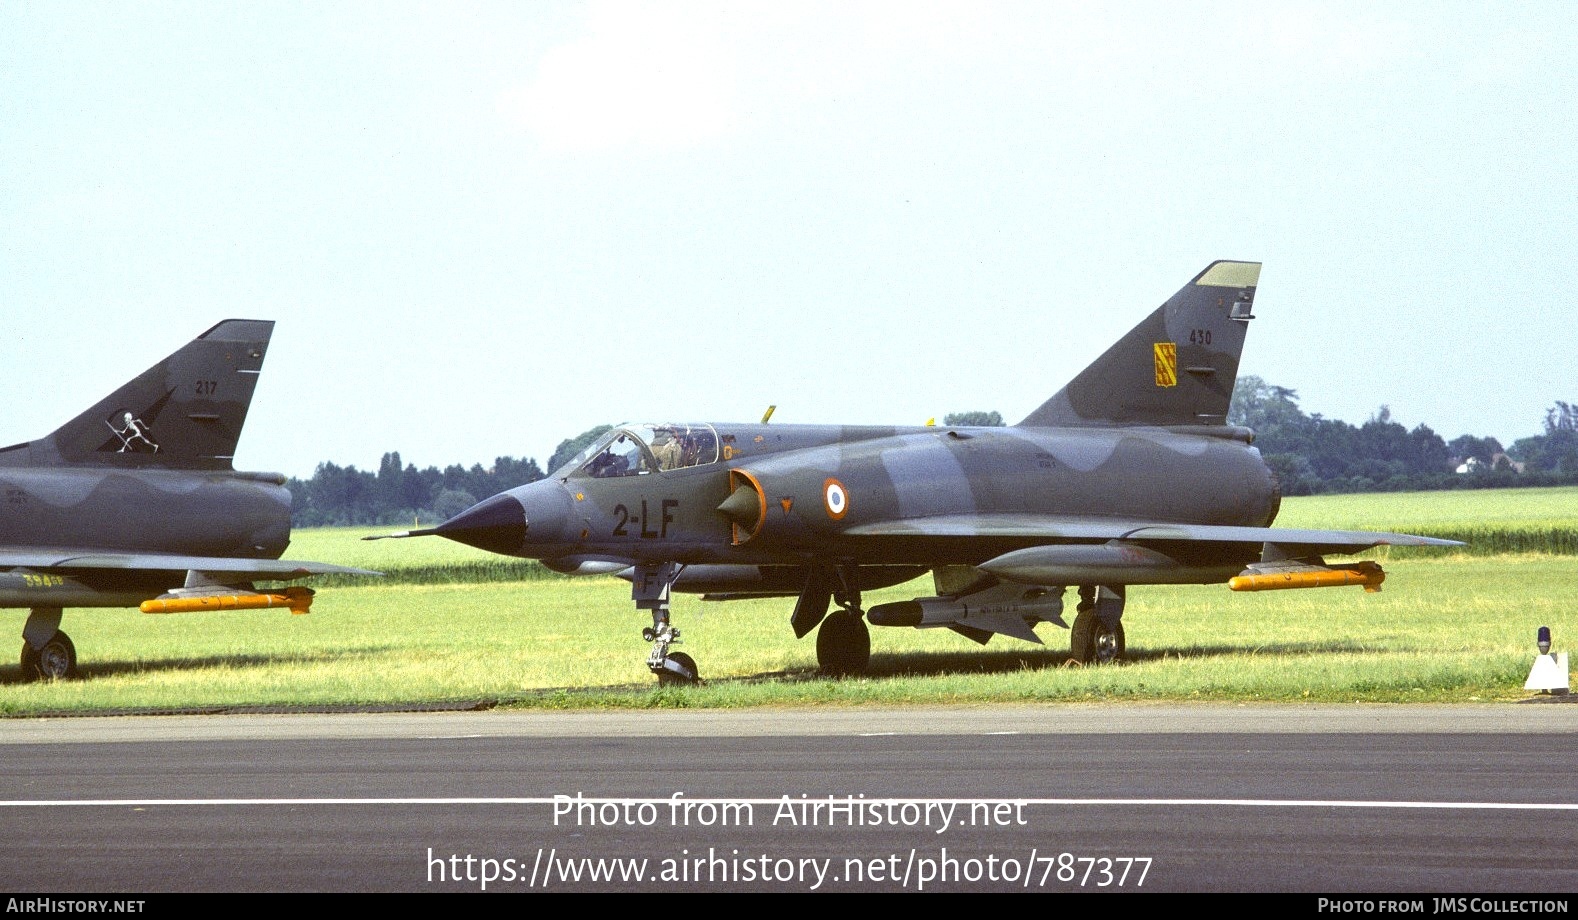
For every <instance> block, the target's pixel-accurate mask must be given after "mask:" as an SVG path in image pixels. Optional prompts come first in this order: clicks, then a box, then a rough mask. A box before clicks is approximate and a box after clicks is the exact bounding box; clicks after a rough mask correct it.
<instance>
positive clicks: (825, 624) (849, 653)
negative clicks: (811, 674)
mask: <svg viewBox="0 0 1578 920" xmlns="http://www.w3.org/2000/svg"><path fill="white" fill-rule="evenodd" d="M839 575H840V582H841V584H840V586H839V587H838V588H837V589H835V590H834V592H833V599H834V600H836V601H837V602H838V606H839V607H841V608H843V609H842V610H837V611H835V612H833V613H830V614H828V615H827V618H826V619H824V620H823V621H822V627H821V628H820V629H818V630H817V631H816V663H817V664H818V665H819V666H821V669H822V673H823V674H826V675H827V676H829V677H848V676H850V675H852V674H861V673H863V672H864V671H865V670H866V665H867V664H869V663H870V661H871V630H870V629H868V628H867V627H866V620H865V615H864V614H863V613H861V611H860V589H859V588H857V587H851V585H852V584H853V583H854V577H853V573H847V574H846V573H845V572H843V571H840V573H839Z"/></svg>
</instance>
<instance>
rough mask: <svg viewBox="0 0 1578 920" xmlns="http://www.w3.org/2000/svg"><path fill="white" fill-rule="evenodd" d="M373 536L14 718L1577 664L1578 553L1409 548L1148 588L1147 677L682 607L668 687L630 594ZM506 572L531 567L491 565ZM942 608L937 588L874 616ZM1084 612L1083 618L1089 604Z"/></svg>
mask: <svg viewBox="0 0 1578 920" xmlns="http://www.w3.org/2000/svg"><path fill="white" fill-rule="evenodd" d="M1278 524H1281V525H1283V526H1290V527H1293V526H1297V527H1318V526H1331V527H1345V528H1346V527H1352V528H1360V529H1389V530H1398V531H1405V532H1426V531H1428V530H1429V529H1430V527H1431V526H1437V525H1439V526H1441V527H1443V528H1444V527H1463V526H1478V527H1483V528H1485V529H1486V532H1487V533H1514V532H1518V531H1520V530H1523V529H1530V530H1532V531H1534V532H1536V533H1548V532H1560V531H1561V530H1563V529H1564V528H1565V529H1567V530H1573V529H1578V489H1552V490H1509V491H1504V492H1495V493H1490V492H1464V493H1433V494H1429V495H1422V496H1420V495H1366V496H1332V497H1315V498H1304V499H1290V500H1289V501H1288V502H1287V503H1286V504H1285V506H1284V515H1283V517H1282V519H1279V521H1278ZM1427 525H1429V526H1427ZM367 532H369V531H347V530H311V531H300V532H298V534H297V537H296V542H295V543H294V545H293V546H292V547H291V550H290V552H289V553H288V554H287V555H289V556H291V557H295V558H304V559H318V560H323V561H329V562H338V563H342V564H347V565H357V566H364V567H369V568H374V569H379V570H382V571H386V572H388V573H389V576H390V577H387V578H384V579H364V580H357V581H355V582H350V581H347V582H345V583H343V584H340V585H331V586H327V587H325V586H322V585H319V587H320V588H321V590H320V593H319V596H318V600H317V604H316V606H315V607H314V612H313V613H311V614H308V615H305V616H291V615H290V614H289V613H286V612H283V611H272V610H268V611H253V612H234V613H210V614H190V615H173V616H148V615H143V614H139V613H137V612H136V611H133V610H69V611H67V613H66V618H65V621H64V623H63V625H64V627H65V628H66V629H67V631H69V632H70V634H71V636H72V638H73V640H74V641H75V643H76V646H77V650H78V654H79V656H80V658H81V669H82V672H83V679H80V680H75V681H64V682H57V683H41V684H28V683H21V682H20V669H19V668H18V666H17V665H16V664H15V663H8V664H5V665H0V683H4V684H5V687H4V690H3V692H0V712H4V713H7V714H41V713H65V712H93V711H101V710H106V709H108V710H134V711H148V710H166V709H168V710H177V709H178V710H205V709H211V710H222V709H235V708H267V707H337V706H371V707H394V708H408V707H411V706H413V705H423V704H437V705H445V704H451V705H470V704H481V705H501V706H516V707H622V708H641V707H740V706H771V705H789V704H816V703H827V704H839V705H845V704H866V703H872V704H898V703H962V702H996V701H1091V702H1096V701H1102V700H1114V699H1121V700H1126V701H1141V700H1221V701H1273V700H1274V701H1291V700H1311V701H1323V702H1342V701H1367V702H1381V701H1385V702H1400V701H1431V702H1443V701H1456V702H1469V701H1493V700H1515V699H1523V698H1526V697H1528V696H1529V695H1530V694H1529V693H1528V692H1527V691H1524V690H1523V689H1522V687H1523V679H1524V677H1525V676H1526V675H1527V673H1528V668H1529V664H1530V662H1531V660H1532V656H1533V654H1534V632H1535V629H1536V628H1537V627H1539V626H1541V625H1546V626H1550V627H1551V629H1552V632H1553V633H1554V635H1555V638H1556V646H1557V648H1558V649H1565V648H1569V647H1570V646H1569V644H1568V642H1567V640H1568V639H1569V638H1570V637H1572V636H1574V635H1575V634H1578V632H1575V631H1578V555H1575V554H1574V551H1573V550H1570V549H1562V548H1561V546H1558V547H1556V550H1557V551H1555V552H1551V551H1538V552H1535V551H1519V552H1496V553H1489V552H1486V553H1480V551H1479V549H1478V548H1477V547H1476V548H1474V549H1473V551H1472V552H1452V551H1432V552H1429V553H1423V552H1413V553H1409V554H1408V555H1406V556H1402V555H1401V554H1399V553H1398V551H1397V550H1392V551H1391V554H1392V555H1391V558H1387V559H1385V560H1384V561H1385V563H1386V566H1387V573H1388V574H1387V580H1386V584H1385V587H1384V590H1383V591H1381V592H1380V593H1377V594H1365V593H1364V592H1362V591H1360V590H1359V589H1357V588H1338V589H1323V590H1312V591H1285V592H1262V593H1255V594H1235V593H1233V592H1230V591H1228V590H1227V589H1226V588H1225V587H1224V586H1220V585H1214V586H1180V587H1135V588H1131V589H1130V591H1129V603H1128V609H1127V611H1126V613H1125V616H1124V624H1125V628H1126V632H1127V639H1128V650H1129V657H1130V661H1129V662H1127V663H1125V664H1122V665H1117V666H1108V667H1078V666H1072V665H1071V664H1070V662H1069V661H1068V653H1067V633H1066V632H1065V631H1064V630H1062V629H1060V628H1058V627H1056V626H1055V625H1052V624H1042V625H1041V626H1040V627H1038V629H1037V631H1038V633H1039V634H1040V635H1041V637H1042V638H1043V639H1044V640H1045V641H1046V643H1047V644H1046V645H1045V646H1036V645H1031V644H1029V643H1025V642H1021V641H1018V640H1014V639H1007V638H1003V637H997V638H995V639H994V640H993V641H992V642H991V644H990V645H988V646H985V647H982V646H978V645H976V644H975V643H973V642H970V641H968V640H965V639H964V638H962V637H960V636H958V635H956V634H954V633H952V632H950V631H948V630H940V629H939V630H914V629H882V628H873V629H872V662H871V669H870V673H869V674H868V675H866V676H865V677H862V678H858V679H846V680H830V679H825V678H822V677H820V676H818V675H817V673H816V663H815V659H816V653H815V645H814V642H813V640H812V639H811V638H810V637H808V638H806V639H804V640H796V639H795V638H794V636H793V633H792V632H791V631H790V630H789V626H788V618H789V611H790V609H791V607H792V606H793V600H792V599H789V598H782V599H774V600H758V601H742V602H732V603H727V604H713V603H703V602H702V601H700V600H699V599H697V598H695V597H691V596H683V595H682V596H677V597H676V599H675V603H674V618H675V623H676V625H678V626H679V627H680V628H681V630H682V631H683V633H684V643H683V644H682V645H681V646H680V648H681V649H683V650H684V651H686V652H688V653H689V654H691V655H693V656H694V657H695V658H696V659H697V661H698V662H699V664H700V668H701V673H702V677H703V678H704V683H703V684H702V685H700V686H694V687H678V688H676V687H668V688H658V687H657V686H656V683H655V681H654V680H653V678H652V677H651V675H650V674H648V673H647V672H646V669H645V667H644V664H643V662H644V659H645V655H646V651H647V644H646V643H644V642H642V641H641V639H640V630H641V628H642V627H643V626H645V625H648V624H649V623H650V620H649V619H648V618H647V617H646V616H645V615H644V614H639V613H638V612H637V611H636V610H635V608H634V606H633V605H632V604H631V602H630V593H629V587H628V585H626V584H625V583H624V582H622V581H620V580H618V579H615V578H582V579H573V578H567V577H563V576H559V575H555V574H552V573H548V572H546V571H545V570H542V569H541V568H540V567H539V566H535V565H533V564H523V563H520V562H518V561H510V560H503V559H500V558H499V557H495V556H491V555H489V554H487V553H483V552H481V551H477V550H472V549H469V548H467V547H463V546H459V545H457V544H454V543H450V542H449V541H445V540H442V539H439V538H432V537H428V538H420V539H415V540H402V541H387V540H386V541H378V542H363V541H361V540H359V539H357V538H358V537H359V536H361V535H362V534H364V533H367ZM1437 532H1439V531H1437ZM1383 552H1384V550H1383ZM500 565H502V566H514V567H515V569H514V570H513V573H512V572H511V571H509V570H498V569H488V568H487V567H488V566H500ZM479 567H480V568H479ZM479 571H481V572H482V573H483V574H481V575H478V574H477V572H479ZM930 592H931V586H930V581H929V579H923V580H920V581H916V582H913V583H911V584H909V585H901V586H899V587H896V588H891V589H887V590H885V591H882V592H874V593H872V594H869V595H868V596H867V599H866V600H867V604H868V606H869V605H871V604H876V603H881V602H883V601H887V600H897V599H902V598H907V597H913V596H916V595H918V594H928V593H930ZM1068 600H1069V601H1070V607H1072V600H1073V595H1072V592H1070V594H1069V596H1068ZM25 616H26V612H25V611H21V610H7V611H4V612H3V613H0V617H3V619H4V624H3V625H0V628H5V629H9V630H10V631H11V634H12V635H13V636H19V635H20V632H21V626H22V622H23V620H24V619H25ZM1071 617H1072V612H1071V611H1070V618H1071Z"/></svg>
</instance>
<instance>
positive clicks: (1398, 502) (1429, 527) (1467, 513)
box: [1276, 486, 1578, 555]
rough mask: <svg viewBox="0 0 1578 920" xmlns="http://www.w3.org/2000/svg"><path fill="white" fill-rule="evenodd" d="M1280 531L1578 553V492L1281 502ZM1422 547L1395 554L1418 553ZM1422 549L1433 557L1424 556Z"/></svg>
mask: <svg viewBox="0 0 1578 920" xmlns="http://www.w3.org/2000/svg"><path fill="white" fill-rule="evenodd" d="M1276 523H1277V526H1278V527H1299V528H1334V529H1342V530H1388V531H1393V532H1401V533H1413V534H1421V535H1423V536H1428V537H1442V538H1444V539H1448V540H1462V541H1463V542H1465V543H1467V544H1468V548H1467V549H1466V550H1464V551H1465V552H1468V553H1472V554H1474V555H1495V554H1497V553H1521V552H1548V553H1562V554H1566V555H1578V487H1574V486H1562V487H1558V488H1550V489H1481V490H1465V491H1461V492H1394V493H1383V494H1361V495H1315V496H1307V497H1299V498H1288V499H1284V500H1283V502H1282V513H1281V514H1280V515H1278V517H1277V522H1276ZM1419 552H1422V551H1420V550H1411V549H1395V548H1394V549H1392V550H1391V553H1393V554H1401V555H1417V554H1418V553H1419ZM1423 552H1434V551H1433V550H1430V551H1423Z"/></svg>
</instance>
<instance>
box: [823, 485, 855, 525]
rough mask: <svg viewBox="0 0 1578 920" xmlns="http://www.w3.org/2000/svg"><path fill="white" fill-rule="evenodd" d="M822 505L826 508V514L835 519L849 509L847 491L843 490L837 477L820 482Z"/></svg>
mask: <svg viewBox="0 0 1578 920" xmlns="http://www.w3.org/2000/svg"><path fill="white" fill-rule="evenodd" d="M822 506H823V507H824V508H826V509H827V516H828V517H830V518H832V519H833V520H835V521H836V520H838V519H840V518H842V517H843V516H844V515H845V514H846V513H847V512H848V511H849V493H848V492H847V491H845V490H844V484H843V483H841V482H839V481H838V480H837V479H829V480H828V481H826V482H824V483H822Z"/></svg>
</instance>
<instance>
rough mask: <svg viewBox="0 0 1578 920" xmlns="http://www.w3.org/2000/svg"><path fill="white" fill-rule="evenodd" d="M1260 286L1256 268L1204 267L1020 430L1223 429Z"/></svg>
mask: <svg viewBox="0 0 1578 920" xmlns="http://www.w3.org/2000/svg"><path fill="white" fill-rule="evenodd" d="M1259 281H1260V263H1259V262H1228V261H1221V262H1213V263H1211V264H1210V265H1209V266H1208V267H1207V268H1206V269H1205V271H1203V272H1201V273H1200V274H1198V275H1196V276H1195V277H1194V280H1193V281H1190V282H1189V283H1188V284H1186V285H1184V287H1183V289H1182V290H1180V291H1179V292H1178V293H1176V294H1174V295H1173V296H1172V298H1171V299H1169V300H1168V301H1167V302H1166V303H1164V304H1162V305H1161V306H1160V307H1158V308H1156V311H1155V312H1154V313H1152V314H1151V315H1150V316H1148V317H1146V318H1145V320H1144V321H1142V322H1141V323H1140V324H1139V325H1138V326H1135V327H1134V328H1133V329H1132V330H1130V332H1129V334H1128V335H1125V336H1124V337H1123V338H1121V339H1119V340H1118V342H1117V344H1115V345H1113V346H1112V347H1111V348H1109V349H1107V351H1106V353H1105V354H1103V355H1102V356H1101V357H1100V358H1097V359H1096V362H1095V363H1094V364H1092V365H1090V366H1089V367H1087V368H1085V369H1084V370H1083V371H1081V372H1080V374H1079V376H1077V377H1075V378H1074V379H1073V380H1071V381H1069V384H1068V385H1067V386H1065V387H1064V388H1063V389H1061V390H1059V391H1058V392H1057V394H1056V395H1055V396H1053V397H1052V398H1051V399H1049V400H1047V401H1046V402H1044V403H1042V404H1041V407H1040V408H1038V409H1036V411H1034V412H1032V413H1030V415H1029V416H1027V417H1026V418H1025V420H1024V421H1022V422H1020V423H1019V424H1020V425H1021V426H1025V427H1110V426H1118V425H1167V426H1174V425H1222V424H1225V423H1226V420H1227V407H1228V403H1229V402H1230V401H1231V400H1232V398H1233V384H1234V382H1235V381H1236V379H1237V377H1238V357H1239V355H1240V353H1242V352H1243V349H1244V332H1245V329H1246V327H1247V326H1248V325H1249V321H1250V320H1251V319H1253V318H1254V317H1253V316H1251V315H1250V307H1251V305H1252V304H1253V303H1254V300H1255V286H1256V285H1257V284H1258V283H1259Z"/></svg>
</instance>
